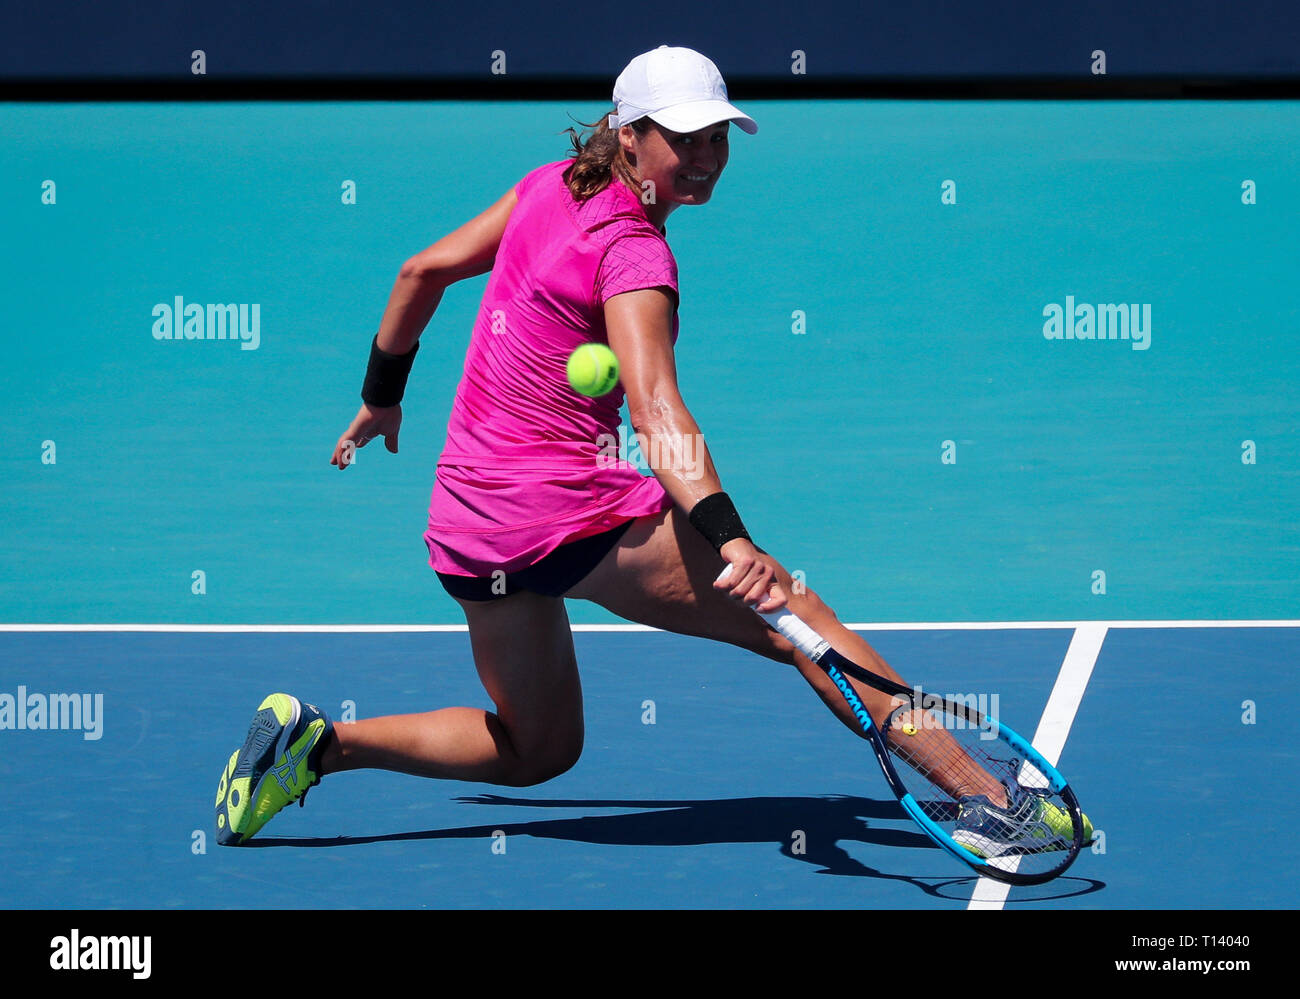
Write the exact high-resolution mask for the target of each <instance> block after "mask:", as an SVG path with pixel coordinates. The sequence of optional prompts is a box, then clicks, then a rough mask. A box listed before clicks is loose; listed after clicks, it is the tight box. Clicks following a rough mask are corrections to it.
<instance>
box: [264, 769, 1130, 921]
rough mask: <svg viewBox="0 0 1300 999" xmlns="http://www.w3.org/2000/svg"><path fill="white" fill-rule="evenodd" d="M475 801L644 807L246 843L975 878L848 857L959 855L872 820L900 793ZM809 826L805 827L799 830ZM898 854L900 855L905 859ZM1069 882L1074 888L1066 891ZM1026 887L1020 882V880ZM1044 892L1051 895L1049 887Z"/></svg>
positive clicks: (946, 894)
mask: <svg viewBox="0 0 1300 999" xmlns="http://www.w3.org/2000/svg"><path fill="white" fill-rule="evenodd" d="M456 800H457V801H460V802H463V803H466V804H471V805H491V806H496V807H502V806H507V807H517V808H549V809H558V808H572V809H583V810H592V809H605V808H622V809H639V811H636V812H631V813H624V814H619V815H581V816H578V817H575V818H558V819H537V820H532V821H522V822H500V821H495V822H491V823H485V824H483V825H474V826H458V827H456V828H449V829H426V830H421V831H416V832H403V833H386V834H382V835H374V836H337V837H329V838H312V837H279V838H277V837H266V838H258V839H254V840H252V841H250V842H249V843H248V844H246V846H245V847H244V849H247V848H249V847H262V848H268V847H309V848H317V847H342V846H361V845H364V844H367V843H390V842H402V841H414V840H440V839H485V838H488V837H490V836H492V835H493V834H495V833H497V832H502V833H505V834H506V836H532V837H535V838H537V839H556V840H568V841H571V842H576V843H592V844H597V845H601V846H682V847H688V846H701V845H709V844H721V843H771V844H772V845H773V846H774V847H776V848H777V850H778V851H779V852H780V854H781V855H782V856H784V857H787V858H789V859H791V860H796V861H799V862H802V863H805V864H811V865H813V867H814V868H816V871H815V873H817V874H832V875H838V876H841V877H865V878H880V879H883V880H889V881H902V882H905V883H907V884H911V885H913V886H915V887H916V888H918V889H920V890H921V891H923V892H925V893H926V894H928V895H934V896H936V897H941V898H969V897H970V893H971V890H972V889H973V887H974V884H975V882H976V880H978V879H977V878H976V877H974V876H973V875H971V876H967V877H958V878H953V877H945V878H942V879H936V878H934V877H930V878H926V879H920V878H916V877H908V876H906V875H901V874H888V873H885V872H883V871H880V870H877V869H876V868H873V867H868V866H867V865H866V864H863V863H862V862H861V861H859V860H857V859H856V858H854V857H853V856H851V855H850V854H849V853H848V851H847V850H845V849H844V847H842V846H841V845H840V844H841V843H862V844H867V845H869V846H875V847H895V848H896V847H907V848H912V849H917V848H919V849H925V850H933V851H934V856H935V862H936V864H946V863H951V864H953V867H954V869H958V865H957V864H956V863H955V862H954V861H951V860H950V859H949V858H947V857H946V855H944V854H943V853H942V851H940V850H939V848H938V847H937V846H935V844H934V843H933V842H931V840H930V839H929V837H927V836H925V835H924V834H923V833H920V832H915V831H911V830H908V829H893V828H873V827H872V825H871V822H872V820H876V821H885V820H888V821H900V822H902V821H909V822H910V819H908V817H907V814H906V813H905V812H904V811H903V809H902V808H901V806H899V804H898V802H897V801H895V800H893V799H888V800H880V799H873V798H858V797H851V796H839V795H833V796H823V797H784V798H724V799H716V800H705V801H700V800H654V801H645V800H625V799H599V798H596V799H593V798H584V799H554V798H511V797H504V796H502V795H495V794H484V795H474V796H468V797H462V798H457V799H456ZM799 834H802V835H799ZM899 862H900V863H902V860H901V858H900V859H899ZM1066 883H1072V887H1071V890H1068V891H1063V888H1064V887H1065V884H1066ZM1103 887H1105V885H1104V883H1102V882H1097V881H1089V880H1085V879H1079V878H1062V879H1058V881H1056V882H1054V883H1053V884H1049V885H1043V886H1040V887H1039V890H1040V891H1044V892H1050V897H1051V898H1065V897H1069V896H1072V895H1083V894H1089V893H1091V892H1094V891H1098V890H1100V889H1101V888H1103ZM1018 891H1023V889H1018ZM1042 897H1043V898H1046V897H1049V896H1048V895H1046V894H1045V895H1043V896H1042Z"/></svg>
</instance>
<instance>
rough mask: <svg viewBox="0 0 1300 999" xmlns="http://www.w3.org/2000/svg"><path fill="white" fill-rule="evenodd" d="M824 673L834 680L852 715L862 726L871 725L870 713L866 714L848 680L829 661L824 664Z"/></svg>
mask: <svg viewBox="0 0 1300 999" xmlns="http://www.w3.org/2000/svg"><path fill="white" fill-rule="evenodd" d="M826 673H827V675H828V676H830V678H831V679H832V680H834V681H835V686H837V687H839V688H840V693H841V694H843V695H844V699H845V700H846V701H848V702H849V708H850V710H852V712H853V715H854V717H855V718H857V719H858V721H860V722H862V724H863V726H864V727H870V726H871V725H872V721H871V715H869V714H867V709H866V708H864V707H863V706H862V702H861V701H860V700H858V695H857V693H856V692H855V691H854V690H853V687H852V686H851V685H850V684H849V681H848V680H847V679H845V677H844V674H843V673H841V672H840V671H839V670H837V669H836V668H835V667H834V666H832V665H830V664H829V663H828V664H827V665H826Z"/></svg>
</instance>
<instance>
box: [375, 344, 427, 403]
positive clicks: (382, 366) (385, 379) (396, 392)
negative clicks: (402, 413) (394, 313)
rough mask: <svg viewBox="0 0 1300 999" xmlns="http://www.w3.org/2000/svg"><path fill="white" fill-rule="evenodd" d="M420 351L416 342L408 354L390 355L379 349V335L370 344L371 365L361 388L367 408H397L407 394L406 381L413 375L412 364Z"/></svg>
mask: <svg viewBox="0 0 1300 999" xmlns="http://www.w3.org/2000/svg"><path fill="white" fill-rule="evenodd" d="M419 349H420V341H418V340H417V341H416V342H415V346H414V347H412V348H411V351H410V353H408V354H390V353H388V351H386V350H381V349H380V348H379V334H378V333H376V334H375V338H374V340H372V341H371V343H370V363H369V364H368V365H367V366H366V380H365V383H364V384H362V386H361V401H362V402H364V403H365V404H366V405H367V406H379V407H388V406H396V405H397V404H398V403H399V402H401V401H402V395H403V394H404V393H405V392H406V379H407V377H409V376H410V374H411V364H412V363H413V362H414V361H415V354H416V352H417V351H418V350H419Z"/></svg>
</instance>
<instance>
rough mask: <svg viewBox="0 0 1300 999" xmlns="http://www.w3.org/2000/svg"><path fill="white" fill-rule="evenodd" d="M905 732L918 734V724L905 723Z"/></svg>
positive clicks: (905, 733) (906, 733)
mask: <svg viewBox="0 0 1300 999" xmlns="http://www.w3.org/2000/svg"><path fill="white" fill-rule="evenodd" d="M903 734H904V735H916V726H915V725H913V724H912V723H911V722H907V723H906V724H904V725H903Z"/></svg>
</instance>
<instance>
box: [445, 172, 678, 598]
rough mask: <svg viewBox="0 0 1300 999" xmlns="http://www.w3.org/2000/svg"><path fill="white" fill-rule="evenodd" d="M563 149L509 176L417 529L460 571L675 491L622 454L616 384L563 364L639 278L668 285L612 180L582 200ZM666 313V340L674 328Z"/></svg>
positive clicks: (644, 223)
mask: <svg viewBox="0 0 1300 999" xmlns="http://www.w3.org/2000/svg"><path fill="white" fill-rule="evenodd" d="M571 163H572V161H571V160H560V161H558V162H555V163H548V164H546V165H545V166H542V167H538V168H537V169H536V170H533V171H532V172H531V173H529V174H528V175H527V176H526V177H524V179H523V180H521V181H520V182H519V183H518V184H517V185H515V194H516V195H517V196H518V199H519V200H518V203H517V204H516V205H515V207H514V210H513V211H512V212H511V213H510V220H509V222H507V224H506V228H505V232H504V234H503V235H502V238H501V245H500V247H499V248H498V250H497V256H496V262H495V264H494V266H493V268H492V275H491V277H490V278H489V279H488V283H487V288H486V290H485V291H484V293H483V302H482V305H481V306H480V307H479V312H478V319H477V320H476V322H475V323H474V332H473V335H472V336H471V338H470V344H469V352H468V354H467V356H466V358H465V371H464V374H463V375H462V377H461V381H460V387H459V388H458V389H457V391H456V400H455V403H454V404H453V406H452V410H451V419H450V421H449V424H448V427H447V442H446V445H445V446H444V448H443V452H442V456H441V458H439V460H438V471H437V479H436V481H435V482H434V486H433V496H432V499H431V501H430V503H429V527H428V530H427V531H426V532H425V535H424V539H425V542H426V543H427V544H428V546H429V564H430V565H432V566H433V568H434V569H436V570H438V571H439V572H443V573H448V574H450V575H455V576H478V577H485V576H490V575H491V574H492V573H493V571H494V570H498V569H499V570H502V571H503V572H517V571H519V570H520V569H524V568H526V567H527V566H530V565H532V564H533V563H535V562H537V561H538V560H539V559H541V558H543V557H544V556H545V555H548V554H549V553H550V552H552V551H554V550H555V549H556V548H558V547H559V546H560V545H562V544H565V543H566V542H569V541H576V540H578V539H579V538H585V537H589V536H591V535H593V534H599V533H601V532H603V531H607V530H610V529H612V528H614V527H617V526H618V525H620V524H622V523H625V522H626V521H629V520H634V519H636V518H637V517H642V516H646V515H647V514H654V513H658V512H660V511H662V510H666V509H668V508H669V507H671V506H672V499H671V498H670V497H669V496H668V494H667V493H666V492H665V491H664V488H663V486H661V485H660V484H659V481H658V480H657V479H656V478H654V477H653V476H646V475H642V474H641V472H640V471H639V470H638V469H637V468H636V466H634V465H631V464H629V463H628V462H627V461H625V460H621V457H620V456H619V455H618V454H617V445H616V442H617V440H618V426H619V422H620V420H619V409H620V407H621V406H622V404H623V389H622V386H621V385H619V386H618V387H616V388H615V390H614V391H613V392H611V393H609V394H608V395H606V396H602V397H601V398H599V399H588V398H586V397H585V396H581V395H579V394H578V393H577V392H575V391H573V389H572V388H571V387H570V385H569V382H568V378H567V375H566V373H565V365H566V363H567V361H568V358H569V355H570V354H571V353H572V352H573V350H574V348H576V347H578V346H579V345H580V344H583V343H591V342H596V343H606V342H607V334H606V329H605V318H604V305H605V302H606V301H607V300H608V299H609V298H611V297H613V296H614V295H617V294H620V293H621V292H626V291H634V290H637V289H640V288H654V287H670V288H672V289H673V291H674V292H676V291H677V262H676V260H674V259H673V255H672V251H671V250H670V249H669V248H668V243H667V241H666V239H665V238H664V235H663V233H661V232H660V231H659V229H657V228H656V227H655V226H654V224H653V223H652V222H651V221H650V220H649V219H648V218H647V217H646V214H645V208H644V206H643V205H642V204H641V201H640V199H639V198H638V197H637V196H636V195H635V194H634V193H633V192H632V191H631V190H629V189H628V188H627V187H626V186H625V185H624V184H622V183H621V182H620V181H618V180H614V181H612V182H611V183H610V184H609V186H608V187H606V188H605V189H604V190H603V191H601V192H600V193H599V194H597V195H595V196H594V197H592V198H590V199H588V200H587V201H585V202H581V203H579V202H577V201H575V200H574V199H573V196H572V195H571V194H570V193H569V190H568V188H567V187H566V185H565V183H564V178H563V173H564V171H565V169H566V168H567V167H568V166H569V165H570V164H571ZM677 331H678V323H677V316H676V314H675V313H674V315H673V331H672V335H673V340H674V342H675V341H676V339H677Z"/></svg>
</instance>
